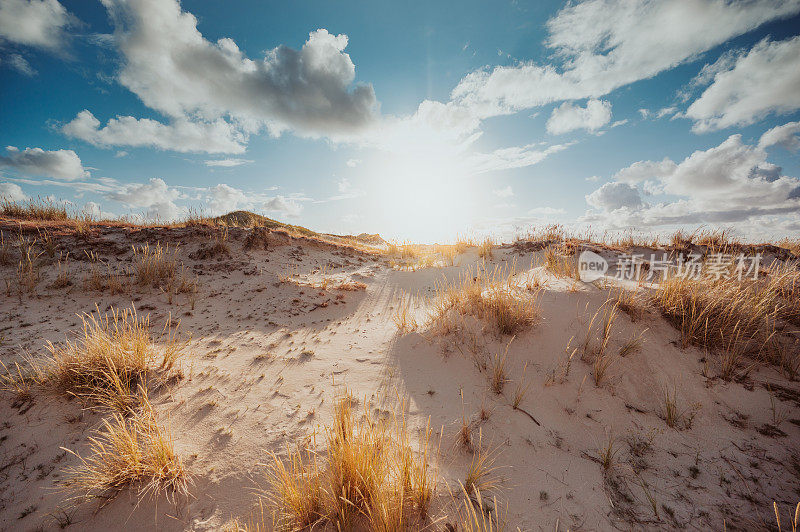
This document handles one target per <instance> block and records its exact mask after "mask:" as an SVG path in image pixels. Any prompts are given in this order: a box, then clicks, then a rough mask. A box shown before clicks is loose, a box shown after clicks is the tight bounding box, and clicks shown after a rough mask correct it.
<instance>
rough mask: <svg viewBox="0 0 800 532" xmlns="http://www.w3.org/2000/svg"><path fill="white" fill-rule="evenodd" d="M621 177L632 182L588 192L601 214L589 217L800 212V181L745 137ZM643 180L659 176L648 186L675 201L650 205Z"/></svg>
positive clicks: (685, 220)
mask: <svg viewBox="0 0 800 532" xmlns="http://www.w3.org/2000/svg"><path fill="white" fill-rule="evenodd" d="M648 169H649V170H648ZM617 176H620V177H621V178H625V179H628V181H629V182H621V181H616V182H612V183H606V184H605V185H603V186H602V187H601V188H600V189H598V190H596V191H594V192H592V193H591V194H590V195H588V196H587V197H586V200H587V202H588V203H589V205H591V206H592V207H595V208H597V209H599V212H594V213H590V214H589V215H587V216H586V217H585V221H590V222H592V221H605V222H606V223H608V224H610V225H614V226H619V227H627V226H637V227H646V226H660V225H669V224H691V223H723V222H740V221H745V220H748V219H753V218H754V217H758V216H767V215H780V214H792V213H797V212H798V211H800V179H798V178H796V177H789V176H786V175H784V174H783V171H782V169H781V168H780V167H779V166H776V165H774V164H772V163H770V162H769V161H767V153H766V151H765V150H764V147H763V146H761V145H755V146H753V145H749V144H745V143H743V142H742V136H741V135H731V136H730V137H728V138H727V139H726V140H725V141H723V142H722V143H721V144H719V145H718V146H715V147H713V148H710V149H708V150H697V151H695V152H694V153H692V154H691V155H689V156H688V157H686V158H685V159H684V160H683V161H681V162H680V163H675V162H673V161H671V160H670V159H664V160H663V161H660V162H655V161H639V162H638V163H635V164H634V165H631V166H630V167H628V168H625V169H623V170H621V171H620V172H618V173H617ZM643 179H653V180H654V181H653V182H650V181H648V182H646V183H645V185H649V187H648V186H646V187H645V189H647V188H650V189H651V190H650V192H653V193H659V194H664V195H665V196H666V197H668V198H670V199H669V200H668V201H663V202H661V203H656V204H652V205H651V204H645V203H644V202H643V201H642V200H641V195H640V192H639V189H638V188H636V186H635V185H634V184H635V183H636V182H638V181H641V180H643ZM631 183H634V184H631ZM673 198H674V199H673ZM623 208H624V211H622V212H618V211H617V209H623Z"/></svg>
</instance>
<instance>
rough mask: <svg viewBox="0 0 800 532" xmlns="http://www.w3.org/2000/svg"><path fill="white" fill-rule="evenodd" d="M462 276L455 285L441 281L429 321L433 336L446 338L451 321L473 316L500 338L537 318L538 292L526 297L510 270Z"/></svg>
mask: <svg viewBox="0 0 800 532" xmlns="http://www.w3.org/2000/svg"><path fill="white" fill-rule="evenodd" d="M482 277H483V282H481V279H480V277H473V276H472V275H466V276H462V277H461V278H460V279H459V280H457V281H442V282H440V283H438V284H437V286H436V295H435V296H434V299H433V303H432V305H431V310H430V314H429V319H428V323H427V324H428V325H429V326H432V327H433V329H434V332H438V333H441V334H446V333H447V332H448V331H450V330H452V329H453V323H452V322H453V320H454V319H457V318H459V317H464V316H473V317H475V318H477V319H480V320H482V321H484V322H486V323H487V324H489V325H491V326H493V327H494V328H495V329H496V330H497V332H499V333H500V334H507V335H510V334H516V333H518V332H520V331H522V330H524V329H526V328H527V327H529V326H531V325H532V324H533V323H535V321H536V320H537V319H538V317H539V304H538V301H537V295H538V291H536V292H534V293H533V294H531V293H526V292H525V291H524V290H522V289H520V288H519V287H518V286H517V285H516V283H515V281H514V279H513V278H514V270H513V268H512V269H511V270H510V271H508V272H507V273H506V274H503V273H501V270H500V269H499V268H495V269H494V271H493V272H492V273H491V274H489V275H485V272H484V275H483V276H482Z"/></svg>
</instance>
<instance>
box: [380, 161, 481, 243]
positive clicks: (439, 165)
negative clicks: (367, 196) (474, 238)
mask: <svg viewBox="0 0 800 532" xmlns="http://www.w3.org/2000/svg"><path fill="white" fill-rule="evenodd" d="M373 168H374V170H373V171H374V172H375V173H374V174H373V176H372V179H374V182H375V184H376V191H375V192H376V196H375V197H376V199H377V201H376V207H377V208H378V212H377V213H376V215H377V218H378V219H377V220H376V222H377V225H378V226H379V227H381V228H382V231H383V232H384V233H385V234H386V235H387V236H388V237H389V238H392V239H397V240H401V241H405V240H408V241H413V242H417V243H433V242H447V241H451V240H453V239H454V238H455V237H456V236H458V235H460V234H465V232H467V230H468V227H469V226H470V225H471V224H472V222H473V220H474V217H475V214H476V213H475V205H476V201H475V200H476V198H475V197H474V196H475V194H474V192H472V191H471V190H472V189H473V188H474V187H471V186H470V185H469V183H468V182H467V181H468V180H469V179H470V177H469V176H467V175H465V173H464V172H463V168H462V166H461V165H460V164H459V161H458V160H457V158H455V157H449V156H445V155H443V154H433V155H432V154H419V153H415V154H406V155H405V156H403V155H398V154H391V155H387V156H384V157H381V158H380V159H379V160H378V161H376V162H375V164H374V165H373Z"/></svg>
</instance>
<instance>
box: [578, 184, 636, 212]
mask: <svg viewBox="0 0 800 532" xmlns="http://www.w3.org/2000/svg"><path fill="white" fill-rule="evenodd" d="M586 203H588V204H589V205H591V206H593V207H597V208H598V209H601V210H603V211H607V212H611V211H616V210H617V209H622V208H628V209H636V208H638V207H641V206H642V205H643V202H642V198H641V196H640V195H639V190H638V189H637V188H636V187H634V186H631V185H629V184H627V183H605V184H604V185H603V186H601V187H600V188H598V189H597V190H595V191H594V192H592V193H591V194H589V195H588V196H586Z"/></svg>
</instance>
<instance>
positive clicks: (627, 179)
mask: <svg viewBox="0 0 800 532" xmlns="http://www.w3.org/2000/svg"><path fill="white" fill-rule="evenodd" d="M675 166H676V165H675V163H674V162H672V161H671V160H670V159H669V158H666V157H665V158H664V160H663V161H658V162H655V161H638V162H635V163H633V164H632V165H630V166H628V167H627V168H623V169H622V170H620V171H619V172H617V173H616V174H615V175H614V179H615V180H616V181H620V182H623V183H639V182H640V181H645V180H647V179H660V178H662V177H664V176H665V175H668V174H670V173H671V172H673V171H674V170H675Z"/></svg>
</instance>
